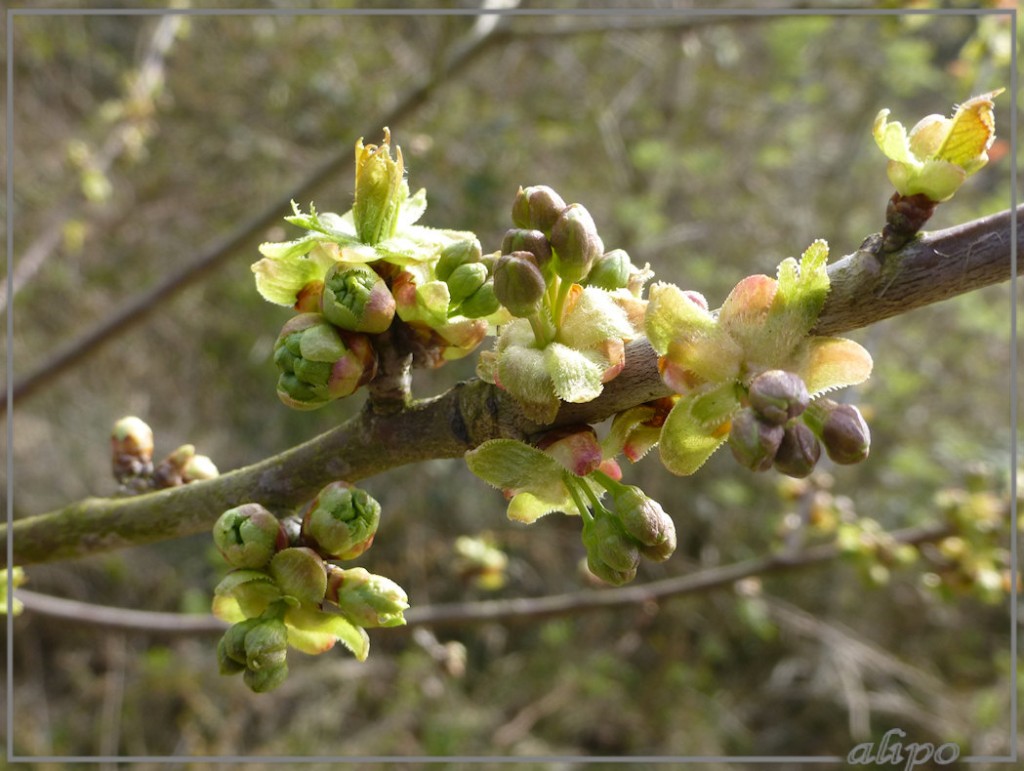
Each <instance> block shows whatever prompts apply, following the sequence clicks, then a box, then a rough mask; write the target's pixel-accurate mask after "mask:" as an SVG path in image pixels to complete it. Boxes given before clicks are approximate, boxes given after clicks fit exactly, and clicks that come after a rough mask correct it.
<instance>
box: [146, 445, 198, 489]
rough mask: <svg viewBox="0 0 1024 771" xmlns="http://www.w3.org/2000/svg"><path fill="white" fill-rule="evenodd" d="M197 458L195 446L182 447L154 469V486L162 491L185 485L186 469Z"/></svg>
mask: <svg viewBox="0 0 1024 771" xmlns="http://www.w3.org/2000/svg"><path fill="white" fill-rule="evenodd" d="M195 456H196V448H195V445H191V444H183V445H181V447H179V448H178V449H176V450H175V451H174V452H172V453H171V454H170V455H168V456H167V457H166V458H164V459H163V460H162V461H160V462H159V463H158V464H157V465H156V468H154V469H153V486H154V487H156V488H157V489H160V490H162V489H164V488H167V487H178V486H179V485H183V484H185V468H186V467H187V466H188V464H189V462H191V460H192V459H193V458H194V457H195Z"/></svg>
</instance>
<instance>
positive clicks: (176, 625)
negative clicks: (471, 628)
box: [14, 524, 953, 635]
mask: <svg viewBox="0 0 1024 771" xmlns="http://www.w3.org/2000/svg"><path fill="white" fill-rule="evenodd" d="M952 532H953V528H952V527H951V526H950V525H947V524H931V525H923V526H920V527H913V528H906V529H903V530H895V531H893V532H891V533H890V535H891V537H892V539H893V542H894V543H897V544H908V545H911V546H915V545H918V544H922V543H926V542H931V541H938V540H940V539H942V538H945V537H946V536H948V535H950V534H951V533H952ZM841 553H842V552H841V551H840V549H839V547H838V546H836V545H835V544H822V545H820V546H814V547H811V548H809V549H806V550H804V551H803V552H800V553H799V554H791V553H789V552H785V553H781V552H780V553H776V554H769V555H766V556H764V557H756V558H754V559H749V560H744V561H743V562H736V563H733V564H731V565H723V566H720V567H714V568H707V569H704V570H701V571H699V572H697V573H689V574H686V575H682V576H675V577H673V578H666V579H662V580H660V581H652V582H651V583H649V584H639V585H633V586H627V587H623V588H618V589H603V590H599V591H595V590H587V591H580V592H570V593H566V594H555V595H549V596H547V597H527V598H516V599H508V600H483V601H479V602H470V603H465V602H459V603H447V604H438V605H425V606H422V607H413V608H410V609H409V610H408V611H406V612H405V619H406V622H407V623H406V627H416V626H430V627H443V626H462V625H466V624H479V623H486V622H506V623H510V622H522V621H534V620H537V619H543V618H552V617H556V616H567V615H575V614H578V613H589V612H592V611H597V610H606V609H608V608H615V607H621V606H624V605H641V604H643V603H647V602H656V601H661V600H669V599H674V598H677V597H686V596H691V595H695V594H702V593H705V592H710V591H714V590H716V589H726V588H729V587H731V586H732V585H733V584H735V583H736V582H737V581H740V580H742V579H744V578H751V577H753V576H765V575H770V574H774V573H786V572H790V571H794V570H802V569H804V568H810V567H814V566H816V565H821V564H824V563H826V562H830V561H832V560H835V559H837V558H838V557H839V556H840V555H841ZM14 596H15V597H17V598H18V599H19V600H21V601H22V602H23V603H25V610H26V611H27V612H30V613H38V614H40V615H45V616H51V617H54V618H61V619H65V620H68V621H74V622H76V623H81V624H88V625H92V626H101V627H107V628H113V629H120V630H125V631H140V632H153V633H158V634H167V635H176V634H189V635H192V634H213V633H216V634H220V633H222V632H223V631H224V630H225V629H226V628H227V624H225V623H224V622H223V621H221V620H220V619H217V618H215V617H214V616H210V615H199V614H183V613H158V612H153V611H142V610H130V609H127V608H112V607H108V606H103V605H93V604H91V603H87V602H80V601H78V600H67V599H63V598H60V597H53V596H50V595H47V594H40V593H39V592H33V591H29V590H26V589H16V590H15V592H14ZM398 629H401V628H400V627H399V628H396V631H397V630H398Z"/></svg>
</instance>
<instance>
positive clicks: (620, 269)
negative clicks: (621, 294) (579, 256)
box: [587, 249, 633, 291]
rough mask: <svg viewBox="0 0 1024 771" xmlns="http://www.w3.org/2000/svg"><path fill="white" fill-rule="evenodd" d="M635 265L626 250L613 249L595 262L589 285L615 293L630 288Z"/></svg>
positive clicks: (588, 278)
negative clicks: (616, 290) (617, 290)
mask: <svg viewBox="0 0 1024 771" xmlns="http://www.w3.org/2000/svg"><path fill="white" fill-rule="evenodd" d="M632 273H633V263H632V262H631V261H630V259H629V255H628V254H627V253H626V251H625V250H624V249H612V250H611V251H610V252H608V253H607V254H604V255H602V256H601V257H599V258H598V259H597V260H596V261H595V262H594V267H593V268H591V270H590V275H588V276H587V283H588V284H589V285H590V286H596V287H598V288H599V289H607V290H608V291H613V290H615V289H624V288H625V287H627V286H629V279H630V276H631V275H632Z"/></svg>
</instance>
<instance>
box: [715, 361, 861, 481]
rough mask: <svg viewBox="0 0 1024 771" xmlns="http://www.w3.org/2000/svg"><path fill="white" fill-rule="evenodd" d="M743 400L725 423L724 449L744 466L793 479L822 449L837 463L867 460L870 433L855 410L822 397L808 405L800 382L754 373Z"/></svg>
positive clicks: (788, 376)
mask: <svg viewBox="0 0 1024 771" xmlns="http://www.w3.org/2000/svg"><path fill="white" fill-rule="evenodd" d="M744 401H745V405H744V406H743V407H741V408H740V409H739V410H738V412H736V414H735V415H734V416H733V418H732V420H731V422H730V424H729V448H730V449H731V450H732V454H733V457H734V458H736V460H737V461H738V462H739V464H740V465H741V466H743V467H744V468H748V469H750V470H751V471H767V470H768V469H770V468H772V467H774V468H775V469H776V470H777V471H779V472H781V473H783V474H786V475H787V476H791V477H796V478H798V479H799V478H803V477H806V476H807V475H809V474H810V473H811V472H812V471H813V470H814V467H815V466H816V465H817V463H818V460H819V459H820V458H821V449H822V445H824V447H825V451H826V453H827V454H828V456H829V458H831V459H832V461H833V462H835V463H839V464H851V463H858V462H860V461H862V460H864V459H865V458H867V456H868V451H869V449H870V444H871V435H870V432H869V431H868V426H867V423H866V422H865V421H864V418H863V416H862V415H861V413H860V411H859V410H858V409H857V408H856V407H854V406H853V405H851V404H838V403H836V402H835V401H833V400H831V399H828V398H825V397H821V398H818V399H816V400H814V401H813V402H812V401H811V397H810V394H809V393H808V391H807V387H806V385H805V384H804V381H803V380H802V379H801V378H800V377H799V376H798V375H796V374H794V373H792V372H786V371H784V370H766V371H765V372H762V373H761V374H759V375H757V376H756V377H755V378H753V380H751V381H750V384H749V385H748V386H747V389H746V399H745V400H744Z"/></svg>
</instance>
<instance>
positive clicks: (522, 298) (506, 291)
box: [494, 252, 547, 318]
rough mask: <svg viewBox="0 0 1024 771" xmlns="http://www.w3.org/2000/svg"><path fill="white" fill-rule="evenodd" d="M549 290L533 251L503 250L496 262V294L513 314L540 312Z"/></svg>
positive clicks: (522, 315) (524, 315) (523, 315)
mask: <svg viewBox="0 0 1024 771" xmlns="http://www.w3.org/2000/svg"><path fill="white" fill-rule="evenodd" d="M546 290H547V284H545V283H544V276H543V275H541V272H540V268H538V267H537V259H536V257H534V256H533V255H532V254H530V253H529V252H513V253H512V254H503V255H502V256H501V257H500V258H499V259H498V262H497V264H495V266H494V294H495V296H496V297H497V298H498V301H499V302H500V303H501V304H502V305H504V306H505V308H507V309H508V312H509V313H511V314H512V315H513V316H518V317H519V318H528V317H529V316H532V315H533V314H534V313H536V312H537V309H538V308H540V305H541V301H542V300H543V299H544V292H545V291H546Z"/></svg>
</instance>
